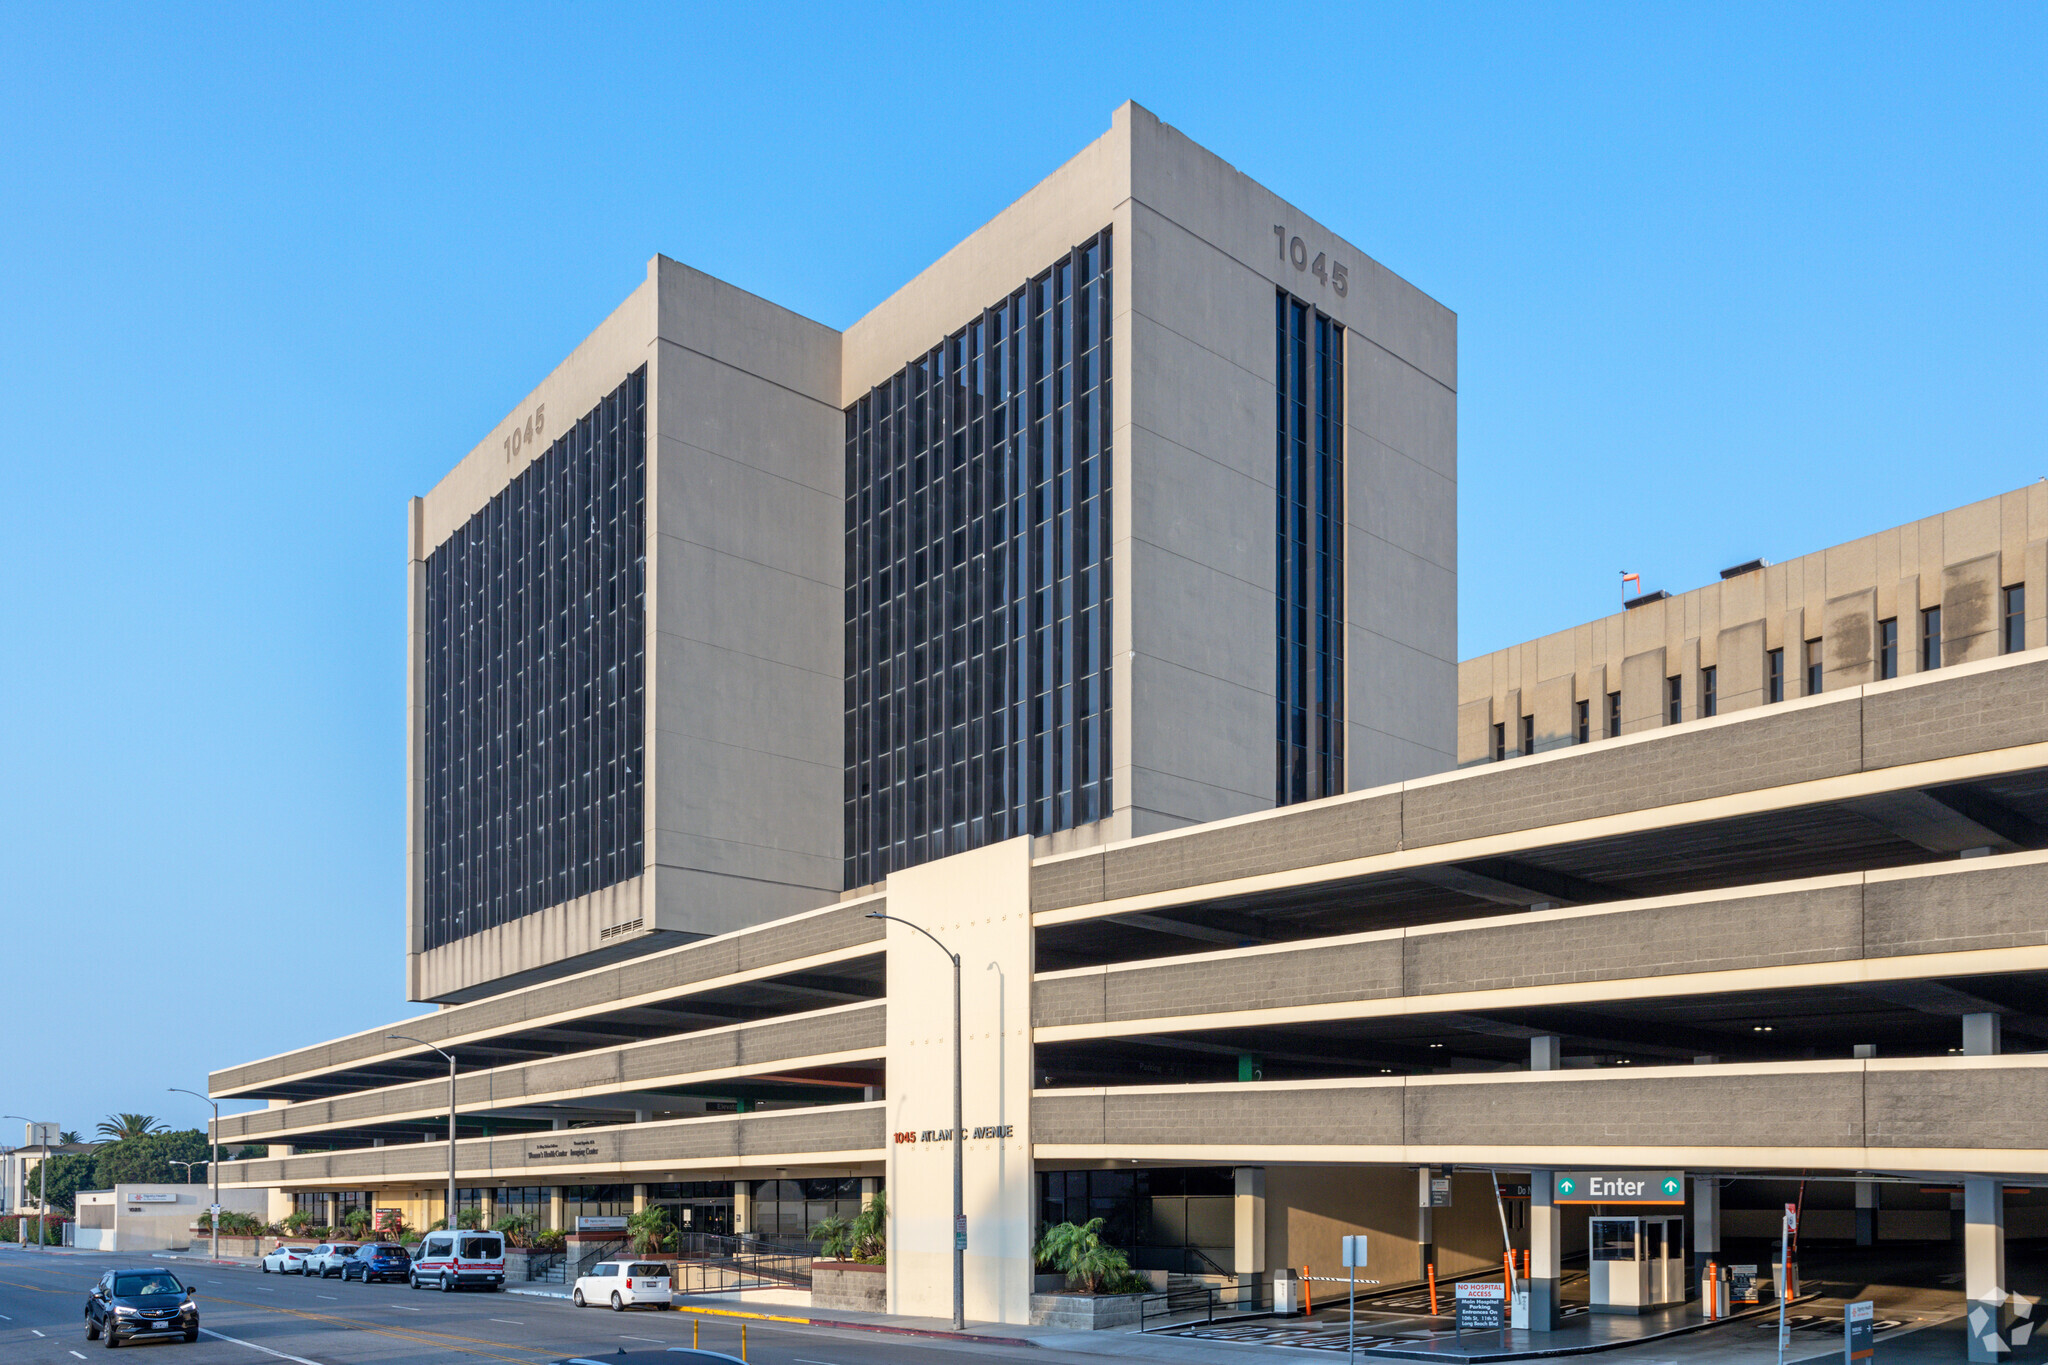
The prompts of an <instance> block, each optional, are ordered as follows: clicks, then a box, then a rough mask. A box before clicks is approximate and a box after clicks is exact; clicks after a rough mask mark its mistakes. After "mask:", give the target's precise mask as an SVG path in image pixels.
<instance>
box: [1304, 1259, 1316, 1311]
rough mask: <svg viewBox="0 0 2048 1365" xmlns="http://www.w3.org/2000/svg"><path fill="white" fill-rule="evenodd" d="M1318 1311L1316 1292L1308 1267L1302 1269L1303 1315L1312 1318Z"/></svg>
mask: <svg viewBox="0 0 2048 1365" xmlns="http://www.w3.org/2000/svg"><path fill="white" fill-rule="evenodd" d="M1315 1311H1316V1291H1315V1287H1314V1286H1313V1285H1312V1284H1311V1283H1310V1281H1309V1278H1308V1267H1307V1266H1303V1267H1302V1268H1301V1315H1302V1316H1303V1317H1305V1318H1306V1317H1312V1316H1313V1315H1314V1314H1315Z"/></svg>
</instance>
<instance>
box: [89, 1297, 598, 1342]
mask: <svg viewBox="0 0 2048 1365" xmlns="http://www.w3.org/2000/svg"><path fill="white" fill-rule="evenodd" d="M569 1302H571V1303H573V1304H575V1305H576V1306H577V1307H578V1308H581V1307H583V1306H584V1304H583V1291H582V1290H580V1289H579V1290H577V1291H576V1292H575V1293H573V1294H571V1295H570V1296H569ZM85 1334H86V1335H87V1336H91V1335H92V1328H90V1327H88V1328H86V1329H85Z"/></svg>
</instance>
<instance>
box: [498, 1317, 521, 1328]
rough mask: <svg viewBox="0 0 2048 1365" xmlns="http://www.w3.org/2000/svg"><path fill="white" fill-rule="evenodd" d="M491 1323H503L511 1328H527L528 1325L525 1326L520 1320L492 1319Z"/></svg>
mask: <svg viewBox="0 0 2048 1365" xmlns="http://www.w3.org/2000/svg"><path fill="white" fill-rule="evenodd" d="M491 1321H492V1322H502V1323H505V1324H506V1325H508V1326H511V1327H524V1326H526V1324H525V1323H523V1322H521V1321H520V1320H519V1319H518V1318H492V1319H491Z"/></svg>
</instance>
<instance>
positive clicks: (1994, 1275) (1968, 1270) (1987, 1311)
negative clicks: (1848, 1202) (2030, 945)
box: [1963, 1015, 2012, 1361]
mask: <svg viewBox="0 0 2048 1365" xmlns="http://www.w3.org/2000/svg"><path fill="white" fill-rule="evenodd" d="M1971 1017H1972V1018H1985V1017H1990V1018H1995V1017H1996V1016H1979V1015H1973V1016H1971ZM1963 1297H1964V1299H1965V1300H1966V1301H1967V1304H1968V1316H1967V1318H1966V1319H1965V1326H1964V1334H1965V1336H1966V1337H1967V1338H1968V1341H1969V1347H1970V1359H1971V1360H1977V1361H1993V1360H2002V1359H2004V1358H2005V1357H2006V1356H2007V1355H2008V1354H2009V1353H2010V1352H2011V1349H2012V1348H2011V1347H2010V1346H2008V1345H2007V1344H2006V1333H2005V1320H2006V1311H2005V1188H2004V1186H2003V1184H2002V1183H2001V1182H1999V1181H1996V1180H1984V1179H1981V1178H1977V1179H1970V1180H1965V1181H1964V1182H1963Z"/></svg>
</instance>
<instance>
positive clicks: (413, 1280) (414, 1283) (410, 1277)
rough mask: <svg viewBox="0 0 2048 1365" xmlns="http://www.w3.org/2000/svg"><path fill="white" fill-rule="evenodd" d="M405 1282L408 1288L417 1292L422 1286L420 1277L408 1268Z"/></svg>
mask: <svg viewBox="0 0 2048 1365" xmlns="http://www.w3.org/2000/svg"><path fill="white" fill-rule="evenodd" d="M405 1284H406V1288H408V1289H411V1290H414V1291H415V1292H417V1291H418V1289H419V1287H420V1277H419V1276H417V1275H415V1274H413V1273H412V1272H411V1271H410V1270H408V1271H406V1272H405Z"/></svg>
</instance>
